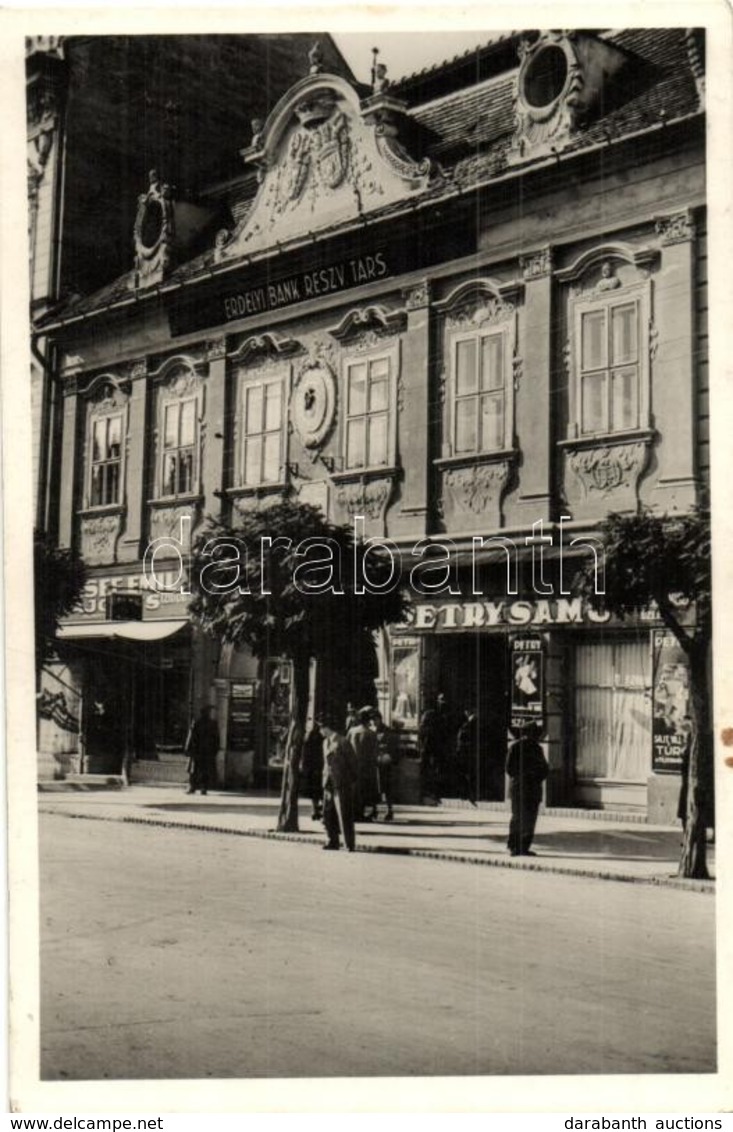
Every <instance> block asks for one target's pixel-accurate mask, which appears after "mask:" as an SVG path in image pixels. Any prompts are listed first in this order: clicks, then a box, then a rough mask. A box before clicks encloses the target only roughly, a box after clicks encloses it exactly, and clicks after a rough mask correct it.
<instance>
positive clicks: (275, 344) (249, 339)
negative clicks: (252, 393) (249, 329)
mask: <svg viewBox="0 0 733 1132" xmlns="http://www.w3.org/2000/svg"><path fill="white" fill-rule="evenodd" d="M301 349H302V346H301V344H300V342H298V341H297V340H296V339H295V338H278V337H277V335H275V334H270V333H265V334H248V335H246V336H245V337H244V338H242V340H241V341H240V342H239V343H238V344H236V345H234V344H232V345H231V346H230V348H229V349H228V350H227V357H228V358H229V360H230V361H232V362H239V363H240V364H241V365H245V366H246V365H253V364H256V362H257V361H261V360H262V359H264V358H273V359H278V358H290V357H292V356H293V354H297V353H298V352H299V351H300V350H301Z"/></svg>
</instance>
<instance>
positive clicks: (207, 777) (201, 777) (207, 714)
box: [186, 704, 219, 794]
mask: <svg viewBox="0 0 733 1132" xmlns="http://www.w3.org/2000/svg"><path fill="white" fill-rule="evenodd" d="M218 750H219V728H218V727H217V725H216V722H215V721H214V720H213V719H212V718H211V705H210V704H202V705H201V710H200V712H199V717H198V719H197V720H196V722H195V723H194V724H193V726H192V727H191V730H190V731H189V734H188V739H187V741H186V754H187V755H188V775H189V778H188V783H189V785H188V790H187V791H186V793H187V794H195V793H196V791H197V790H199V789H200V790H201V793H202V794H206V792H207V791H208V789H209V786H210V785H211V784H212V783H213V782H214V780H215V778H216V755H217V752H218Z"/></svg>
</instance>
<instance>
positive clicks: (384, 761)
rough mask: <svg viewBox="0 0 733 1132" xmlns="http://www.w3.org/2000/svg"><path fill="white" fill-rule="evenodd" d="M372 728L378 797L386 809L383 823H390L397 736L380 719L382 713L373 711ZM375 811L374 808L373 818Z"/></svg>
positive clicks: (392, 813) (392, 814)
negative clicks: (374, 740)
mask: <svg viewBox="0 0 733 1132" xmlns="http://www.w3.org/2000/svg"><path fill="white" fill-rule="evenodd" d="M372 726H373V727H374V733H375V735H376V736H377V783H378V795H379V798H380V799H381V800H382V801H383V802H384V804H385V805H386V807H387V813H386V814H385V815H384V820H385V821H392V819H393V818H394V810H393V807H392V776H393V774H394V768H395V765H396V763H397V736H396V735H395V733H394V731H392V729H391V728H390V727H387V724H386V723H385V722H384V719H383V718H382V713H381V712H379V711H375V712H374V713H373V714H372ZM376 814H377V810H376V807H375V816H376Z"/></svg>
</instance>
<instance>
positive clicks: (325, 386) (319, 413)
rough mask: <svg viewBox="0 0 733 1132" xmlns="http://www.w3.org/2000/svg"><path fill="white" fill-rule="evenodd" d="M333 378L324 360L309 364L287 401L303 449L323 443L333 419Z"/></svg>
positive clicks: (334, 388) (312, 447) (334, 416)
mask: <svg viewBox="0 0 733 1132" xmlns="http://www.w3.org/2000/svg"><path fill="white" fill-rule="evenodd" d="M336 397H337V394H336V379H335V377H334V374H333V370H332V369H331V367H330V366H328V365H326V363H325V362H323V361H313V362H310V363H308V364H307V365H306V366H305V367H304V368H303V369H302V370H301V373H300V376H299V378H298V381H297V384H296V386H295V388H294V389H293V393H292V396H291V398H290V419H291V420H292V422H293V428H294V429H295V431H296V433H297V434H298V437H299V438H300V440H301V442H302V443H303V444H304V445H305V447H306V448H311V449H318V448H320V447H322V445H323V444H324V442H325V440H326V438H327V436H328V434H329V433H330V431H331V429H332V428H333V424H334V421H335V419H336Z"/></svg>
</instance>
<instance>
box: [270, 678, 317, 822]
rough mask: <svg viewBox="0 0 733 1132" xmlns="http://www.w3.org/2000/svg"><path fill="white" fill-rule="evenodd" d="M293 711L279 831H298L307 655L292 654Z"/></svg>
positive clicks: (286, 752) (305, 706)
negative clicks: (297, 655)
mask: <svg viewBox="0 0 733 1132" xmlns="http://www.w3.org/2000/svg"><path fill="white" fill-rule="evenodd" d="M292 661H293V714H292V716H291V718H290V726H289V728H288V739H287V745H286V751H285V765H284V767H283V784H282V791H281V793H280V812H279V814H278V816H277V829H278V832H279V833H297V832H298V784H299V781H300V756H301V752H302V750H303V740H304V739H305V720H306V715H307V712H308V675H309V670H310V665H309V659H308V657H307V656H305V657H293V658H292Z"/></svg>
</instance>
